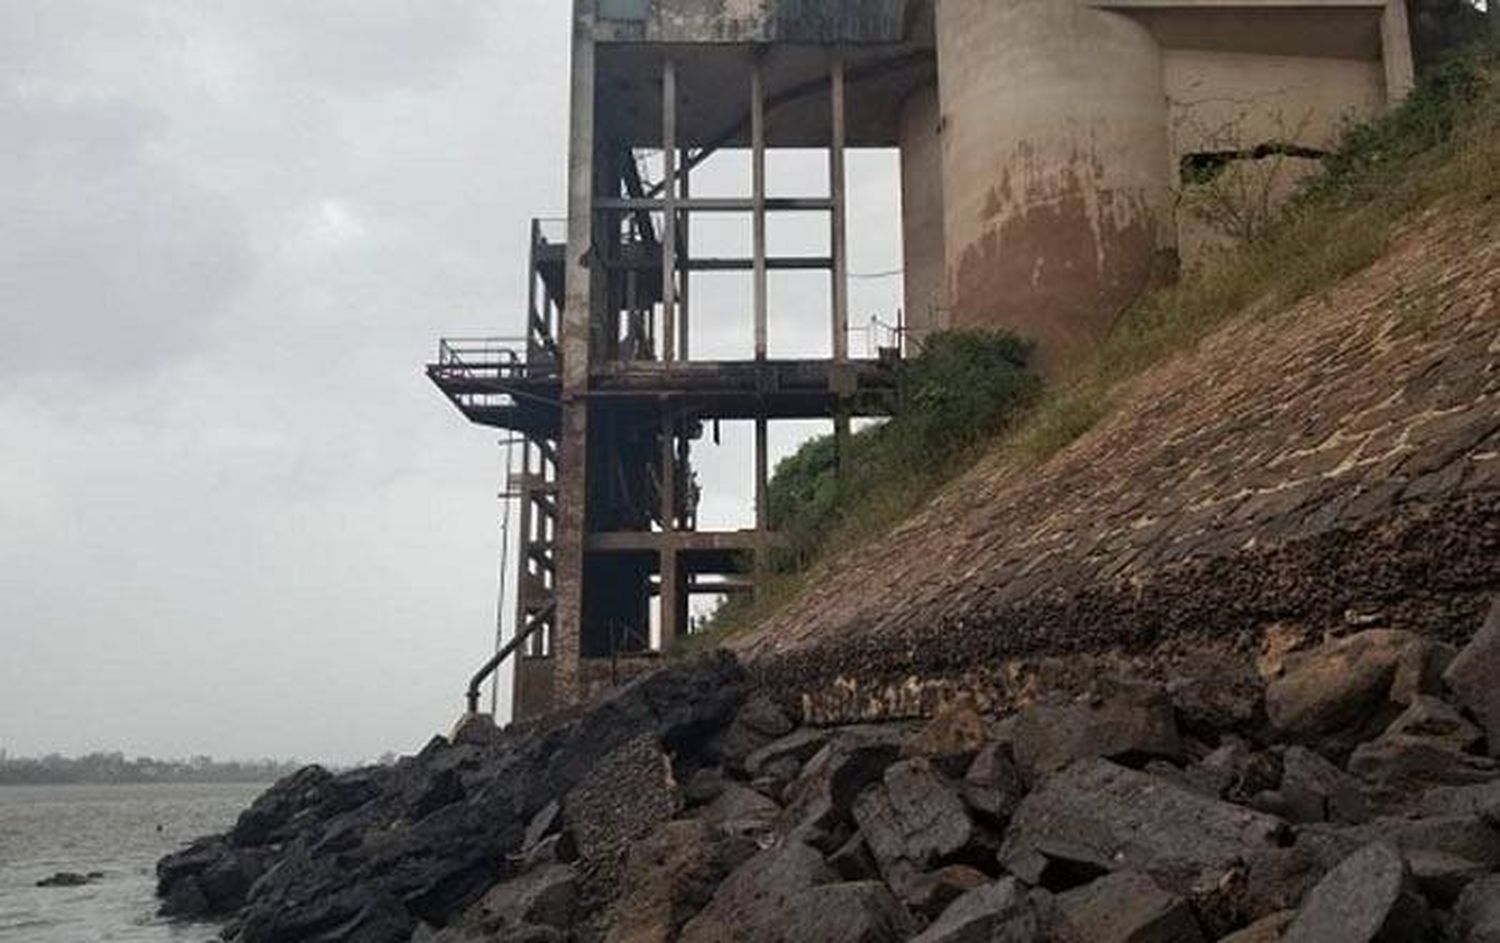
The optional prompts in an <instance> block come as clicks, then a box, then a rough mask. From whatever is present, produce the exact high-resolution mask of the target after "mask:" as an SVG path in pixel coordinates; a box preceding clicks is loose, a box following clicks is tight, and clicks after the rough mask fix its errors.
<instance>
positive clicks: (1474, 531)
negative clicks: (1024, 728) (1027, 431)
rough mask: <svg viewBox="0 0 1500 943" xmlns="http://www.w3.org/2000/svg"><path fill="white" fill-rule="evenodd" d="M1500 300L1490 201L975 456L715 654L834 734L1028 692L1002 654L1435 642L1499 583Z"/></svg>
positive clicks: (1442, 217) (1437, 221)
mask: <svg viewBox="0 0 1500 943" xmlns="http://www.w3.org/2000/svg"><path fill="white" fill-rule="evenodd" d="M1497 292H1500V223H1497V213H1496V211H1495V209H1494V208H1493V207H1488V208H1481V209H1478V210H1473V211H1468V212H1462V211H1452V210H1445V211H1444V212H1442V213H1434V214H1432V215H1430V216H1428V217H1426V218H1425V219H1422V220H1418V221H1416V222H1415V223H1413V224H1412V226H1411V227H1409V229H1408V230H1407V231H1406V232H1404V234H1402V235H1401V236H1399V237H1398V239H1397V240H1396V242H1395V243H1394V244H1393V246H1392V248H1391V250H1390V251H1389V252H1388V253H1387V254H1386V255H1385V256H1384V257H1383V258H1382V259H1381V260H1380V261H1379V262H1377V263H1376V264H1375V265H1374V266H1373V267H1371V268H1370V269H1369V270H1367V271H1365V272H1362V273H1360V274H1359V275H1358V276H1356V277H1352V278H1349V279H1347V280H1345V281H1344V282H1342V283H1341V284H1339V285H1337V286H1335V287H1333V288H1330V289H1328V290H1327V291H1324V292H1320V293H1318V294H1316V295H1314V296H1312V297H1309V298H1307V299H1306V300H1304V301H1302V302H1300V303H1299V304H1297V305H1295V306H1293V307H1292V308H1290V309H1289V310H1287V311H1284V312H1278V313H1274V314H1272V313H1269V312H1267V313H1265V314H1263V315H1259V316H1249V317H1242V318H1240V319H1238V320H1236V321H1235V322H1234V323H1232V324H1231V325H1229V326H1228V327H1226V328H1225V329H1223V330H1220V331H1218V332H1217V333H1215V334H1214V335H1213V336H1211V337H1210V338H1208V339H1207V340H1205V341H1204V342H1203V343H1202V344H1201V345H1200V346H1199V348H1198V349H1197V350H1196V351H1195V352H1192V353H1188V354H1184V355H1183V356H1181V357H1179V358H1177V359H1176V360H1174V361H1172V362H1170V363H1167V364H1165V365H1163V366H1160V367H1158V368H1156V369H1153V370H1151V371H1149V372H1148V373H1146V374H1145V375H1143V376H1142V377H1141V378H1139V379H1138V380H1137V381H1135V382H1133V384H1132V386H1131V387H1130V388H1129V390H1128V391H1127V392H1126V393H1125V394H1124V395H1123V397H1122V398H1121V399H1120V401H1119V402H1118V405H1117V406H1116V408H1114V409H1113V411H1112V413H1111V414H1110V415H1109V416H1108V417H1106V418H1105V419H1104V420H1103V421H1101V422H1100V423H1099V425H1098V426H1097V427H1096V428H1095V429H1093V430H1092V431H1091V432H1089V433H1088V434H1086V435H1085V436H1083V437H1082V438H1080V439H1079V440H1078V441H1076V442H1074V443H1073V444H1072V445H1071V446H1069V447H1067V448H1066V449H1064V450H1062V451H1061V452H1060V453H1058V454H1056V455H1054V456H1053V457H1051V458H1050V459H1049V460H1047V461H1046V462H1044V463H1042V464H1040V465H1027V464H1026V463H1025V462H1024V461H1022V460H1020V459H1017V458H1016V457H1015V456H1012V455H1007V454H997V455H996V456H994V457H992V458H990V459H988V460H986V461H984V462H982V463H981V464H980V465H979V466H978V467H976V468H975V469H973V470H972V471H971V472H969V473H966V474H965V475H963V476H962V477H960V478H959V479H958V480H956V481H954V482H952V483H951V484H950V485H948V486H947V487H945V488H944V489H943V490H942V491H941V492H940V493H939V494H938V495H937V496H936V497H935V498H934V499H933V500H932V501H931V502H930V503H929V505H928V506H926V507H925V508H924V509H923V510H921V511H919V512H918V513H917V514H916V515H915V516H914V517H912V518H911V519H910V520H909V521H907V522H906V523H904V524H902V525H901V526H900V527H898V528H897V529H896V530H895V531H894V532H893V533H891V534H889V535H887V536H886V537H885V538H884V539H882V540H881V541H879V542H876V543H869V544H865V545H861V546H858V547H856V548H854V549H852V550H851V551H849V552H848V553H846V554H845V555H844V556H843V557H841V558H839V559H837V560H835V561H833V562H832V563H830V564H829V565H827V566H826V567H825V568H824V569H822V570H821V571H820V572H818V573H816V574H814V575H813V577H812V578H811V579H809V580H808V581H807V583H808V588H807V589H806V590H805V591H804V592H803V593H802V594H801V595H800V596H799V597H798V598H797V599H795V600H794V601H793V602H792V603H791V604H789V605H787V606H786V607H784V608H783V609H782V610H781V611H780V612H779V613H777V614H776V615H775V616H774V617H772V618H771V619H769V620H768V621H766V622H764V623H763V624H761V625H758V626H756V627H755V628H754V629H753V630H750V631H749V632H747V633H746V634H745V635H744V636H742V637H739V638H737V639H735V640H734V641H732V642H731V644H732V645H733V646H735V647H736V648H737V649H738V650H739V651H740V652H741V654H742V655H743V656H744V657H745V658H746V659H747V664H749V666H750V667H751V668H752V670H753V671H754V672H755V673H756V674H757V676H758V677H760V678H761V679H762V680H763V681H764V682H765V683H766V684H767V685H770V686H773V687H775V688H776V689H777V690H779V691H781V692H783V694H785V695H786V696H788V697H790V698H793V699H801V700H802V706H803V708H804V710H805V711H806V712H807V714H808V716H810V717H812V718H814V719H818V720H822V721H827V722H849V721H852V720H858V719H864V720H869V719H876V718H880V717H892V716H921V715H925V714H927V713H929V712H930V711H931V709H932V707H933V705H934V704H935V703H938V702H940V701H942V700H944V699H945V698H948V697H951V696H952V694H953V693H954V692H955V691H957V690H966V691H968V692H969V693H970V694H972V695H974V696H977V697H981V698H990V699H993V700H995V701H996V702H997V704H1002V705H1003V704H1004V703H1014V702H1017V701H1020V700H1024V698H1025V696H1026V694H1027V691H1026V689H1025V685H1024V684H1016V683H1015V681H1014V679H1013V678H1011V677H1009V676H1008V674H1007V672H1008V671H1009V668H1008V666H1009V664H1010V662H1011V661H1012V660H1014V659H1018V658H1027V657H1035V656H1040V655H1054V656H1055V655H1065V654H1071V653H1090V652H1105V651H1114V650H1125V651H1132V652H1143V651H1154V650H1157V649H1161V648H1163V647H1167V648H1172V647H1173V646H1175V650H1177V651H1192V650H1200V649H1207V650H1209V651H1215V650H1216V649H1227V650H1228V651H1229V653H1237V654H1239V655H1240V656H1241V657H1242V659H1243V660H1247V661H1248V660H1252V659H1254V658H1257V657H1261V656H1262V655H1264V654H1265V649H1266V648H1267V647H1275V646H1278V645H1307V644H1309V643H1313V642H1316V641H1317V640H1319V639H1320V638H1321V637H1322V635H1323V634H1325V633H1329V632H1335V633H1340V632H1346V631H1348V630H1349V629H1351V628H1366V627H1376V628H1391V629H1400V630H1404V631H1410V632H1414V633H1417V634H1421V635H1425V636H1428V637H1432V638H1435V639H1438V640H1448V641H1452V640H1453V639H1454V638H1455V637H1456V635H1457V634H1458V633H1461V632H1464V631H1468V630H1470V627H1472V625H1473V622H1474V619H1475V618H1476V617H1477V616H1478V615H1479V614H1480V613H1481V611H1482V607H1483V599H1484V598H1485V595H1486V594H1487V593H1489V592H1493V591H1494V590H1496V589H1497V588H1500V301H1497ZM1483 663H1485V664H1487V663H1488V662H1483ZM1483 696H1484V694H1483V693H1481V692H1477V691H1476V692H1474V693H1473V694H1472V695H1471V700H1472V698H1475V697H1483ZM1497 709H1500V708H1497ZM1486 722H1487V721H1486Z"/></svg>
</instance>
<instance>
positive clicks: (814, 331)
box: [766, 271, 833, 360]
mask: <svg viewBox="0 0 1500 943" xmlns="http://www.w3.org/2000/svg"><path fill="white" fill-rule="evenodd" d="M766 289H767V290H766V299H767V305H768V308H769V310H768V312H767V316H766V335H767V337H766V356H768V357H770V358H772V359H782V358H796V359H803V360H807V359H822V358H826V357H831V356H833V281H832V276H830V275H829V274H828V273H827V272H796V271H789V272H772V273H770V275H769V276H768V277H767V285H766Z"/></svg>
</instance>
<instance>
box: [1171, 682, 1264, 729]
mask: <svg viewBox="0 0 1500 943" xmlns="http://www.w3.org/2000/svg"><path fill="white" fill-rule="evenodd" d="M1265 696H1266V684H1265V681H1263V680H1262V679H1261V677H1260V675H1259V674H1257V673H1256V671H1255V670H1254V668H1253V667H1251V666H1250V665H1236V666H1228V667H1212V668H1207V669H1205V670H1202V671H1197V672H1193V673H1191V674H1187V675H1181V676H1178V677H1175V678H1173V679H1172V680H1170V681H1169V682H1167V697H1168V698H1169V699H1170V700H1171V702H1172V707H1173V708H1174V709H1175V710H1176V711H1177V718H1178V721H1179V723H1180V724H1181V725H1182V727H1183V729H1185V730H1187V731H1189V732H1191V733H1194V734H1197V735H1201V736H1208V737H1212V738H1217V737H1219V736H1221V735H1223V734H1224V733H1226V732H1229V731H1246V730H1249V729H1251V728H1253V727H1255V726H1256V725H1257V724H1258V723H1259V722H1260V720H1261V718H1262V717H1263V716H1264V714H1265Z"/></svg>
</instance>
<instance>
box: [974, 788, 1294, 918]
mask: <svg viewBox="0 0 1500 943" xmlns="http://www.w3.org/2000/svg"><path fill="white" fill-rule="evenodd" d="M1288 834H1289V827H1288V826H1287V824H1286V823H1285V822H1284V821H1282V820H1281V819H1279V818H1277V817H1275V816H1271V815H1266V814H1264V813H1261V812H1255V811H1252V810H1250V809H1245V808H1241V807H1239V806H1236V805H1232V804H1230V803H1227V802H1220V801H1217V800H1214V799H1211V798H1208V797H1206V796H1204V795H1202V794H1200V793H1196V792H1193V791H1191V790H1188V789H1185V788H1183V787H1181V786H1177V785H1174V784H1172V783H1170V782H1167V781H1166V780H1163V779H1161V778H1158V777H1155V776H1151V775H1149V774H1146V773H1141V772H1137V771H1135V770H1131V769H1127V768H1125V767H1123V766H1119V765H1117V764H1114V763H1111V762H1109V761H1107V760H1082V761H1080V762H1078V763H1075V764H1073V765H1072V766H1070V767H1068V768H1067V769H1066V770H1064V771H1063V772H1061V773H1059V774H1058V775H1056V776H1054V777H1052V778H1051V779H1049V780H1047V781H1046V782H1044V783H1043V784H1042V785H1041V787H1040V788H1038V789H1037V790H1035V791H1034V792H1032V793H1031V794H1030V795H1029V796H1027V797H1026V799H1025V800H1024V801H1022V803H1021V806H1020V808H1019V809H1018V810H1017V811H1016V814H1015V817H1014V818H1013V819H1012V820H1011V827H1010V830H1009V832H1008V833H1007V835H1006V839H1005V844H1004V846H1003V847H1002V848H1001V850H1000V859H1001V864H1002V865H1003V866H1004V867H1005V868H1006V869H1007V870H1008V871H1010V873H1012V874H1014V875H1016V876H1017V877H1020V878H1021V879H1022V880H1024V881H1026V882H1028V883H1030V884H1049V883H1051V875H1058V876H1060V877H1059V879H1060V880H1062V881H1064V882H1067V881H1074V882H1076V878H1077V876H1080V875H1082V876H1087V875H1088V874H1089V873H1090V872H1093V873H1095V874H1098V873H1100V872H1103V871H1124V870H1132V871H1140V872H1143V873H1145V874H1148V875H1150V876H1151V877H1152V878H1153V879H1155V880H1156V882H1157V883H1158V884H1160V885H1161V886H1162V887H1163V888H1164V889H1166V890H1168V891H1171V892H1173V893H1176V894H1180V895H1184V896H1188V895H1191V894H1193V893H1195V892H1197V891H1200V890H1201V889H1202V888H1204V887H1210V888H1213V887H1218V886H1220V884H1221V883H1222V882H1223V881H1224V879H1225V876H1226V875H1229V874H1231V873H1234V872H1237V871H1238V870H1239V868H1240V866H1241V863H1242V862H1244V861H1246V860H1248V859H1249V858H1251V857H1252V856H1254V855H1256V854H1257V853H1259V852H1263V851H1266V850H1272V849H1276V848H1278V847H1279V846H1280V845H1281V844H1282V843H1283V842H1284V840H1285V839H1286V838H1287V836H1288ZM1054 889H1058V890H1065V889H1066V888H1065V887H1056V888H1054Z"/></svg>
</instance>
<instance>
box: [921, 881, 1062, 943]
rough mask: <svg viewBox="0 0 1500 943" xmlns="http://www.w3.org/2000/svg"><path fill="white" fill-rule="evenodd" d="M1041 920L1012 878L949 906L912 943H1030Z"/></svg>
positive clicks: (1023, 891) (1024, 892)
mask: <svg viewBox="0 0 1500 943" xmlns="http://www.w3.org/2000/svg"><path fill="white" fill-rule="evenodd" d="M1042 925H1043V920H1042V917H1041V916H1040V914H1039V913H1038V908H1037V907H1036V906H1035V905H1034V903H1033V902H1032V901H1031V899H1030V898H1029V897H1028V895H1027V893H1026V891H1025V890H1023V889H1022V887H1021V885H1020V884H1019V883H1018V882H1017V881H1016V879H1015V878H1005V879H1004V880H1001V881H996V882H994V883H993V884H986V885H984V886H983V887H978V888H975V889H974V890H972V891H969V892H968V893H967V894H964V895H963V896H962V897H960V898H959V899H958V900H956V901H954V902H953V903H952V904H950V905H948V909H946V910H944V911H943V913H942V915H941V916H939V917H938V918H937V919H936V920H934V921H933V922H932V925H931V926H929V927H928V928H927V929H926V930H924V931H923V932H922V933H921V934H920V935H919V936H917V937H916V938H915V939H914V940H912V943H991V941H995V943H1030V941H1033V940H1036V939H1038V938H1039V935H1040V933H1041V932H1042Z"/></svg>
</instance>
